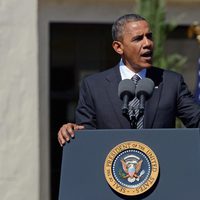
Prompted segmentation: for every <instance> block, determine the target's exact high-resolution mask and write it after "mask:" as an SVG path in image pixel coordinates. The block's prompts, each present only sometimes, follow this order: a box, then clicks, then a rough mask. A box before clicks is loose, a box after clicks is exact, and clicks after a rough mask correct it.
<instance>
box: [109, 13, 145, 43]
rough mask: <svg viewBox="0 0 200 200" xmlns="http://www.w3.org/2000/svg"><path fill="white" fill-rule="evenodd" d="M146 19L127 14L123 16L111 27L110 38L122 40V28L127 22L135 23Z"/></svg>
mask: <svg viewBox="0 0 200 200" xmlns="http://www.w3.org/2000/svg"><path fill="white" fill-rule="evenodd" d="M142 20H145V21H146V19H145V18H144V17H142V16H140V15H138V14H127V15H123V16H121V17H120V18H118V19H117V20H116V21H115V22H114V24H113V25H112V38H113V41H114V40H120V39H122V35H123V31H124V26H125V24H126V23H127V22H136V21H142Z"/></svg>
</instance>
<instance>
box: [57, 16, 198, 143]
mask: <svg viewBox="0 0 200 200" xmlns="http://www.w3.org/2000/svg"><path fill="white" fill-rule="evenodd" d="M112 37H113V43H112V46H113V48H114V50H115V51H116V52H117V53H118V54H119V55H120V56H121V60H120V62H119V64H118V65H117V66H115V67H113V68H111V69H108V70H106V71H104V72H100V73H97V74H95V75H91V76H89V77H87V78H85V79H84V80H83V81H82V84H81V88H80V96H79V102H78V106H77V109H76V123H75V124H74V123H68V124H64V125H63V126H62V127H61V128H60V130H59V132H58V141H59V143H60V145H61V146H62V145H63V144H65V142H66V141H69V140H70V138H71V137H74V130H79V129H84V128H86V129H130V128H136V129H140V128H174V127H175V121H176V117H178V118H180V119H181V121H182V122H183V124H184V125H185V126H186V127H188V128H192V127H193V128H195V127H200V107H199V105H197V104H196V103H195V102H194V98H193V96H192V94H191V93H190V91H189V90H188V88H187V86H186V84H185V82H184V80H183V77H182V76H181V75H180V74H178V73H175V72H172V71H168V70H163V69H160V68H156V67H154V66H153V65H152V57H153V48H154V42H153V35H152V32H151V29H150V27H149V24H148V22H147V21H146V20H145V19H144V18H143V17H141V16H139V15H136V14H128V15H124V16H122V17H120V18H119V19H117V20H116V21H115V22H114V24H113V26H112Z"/></svg>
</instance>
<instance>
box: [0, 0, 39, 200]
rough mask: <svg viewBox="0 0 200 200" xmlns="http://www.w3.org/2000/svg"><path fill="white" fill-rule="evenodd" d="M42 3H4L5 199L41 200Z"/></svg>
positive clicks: (1, 189) (1, 159)
mask: <svg viewBox="0 0 200 200" xmlns="http://www.w3.org/2000/svg"><path fill="white" fill-rule="evenodd" d="M37 52H38V51H37V1H36V0H21V1H18V0H1V1H0V199H1V200H13V199H15V200H27V199H29V200H38V199H39V126H38V60H37Z"/></svg>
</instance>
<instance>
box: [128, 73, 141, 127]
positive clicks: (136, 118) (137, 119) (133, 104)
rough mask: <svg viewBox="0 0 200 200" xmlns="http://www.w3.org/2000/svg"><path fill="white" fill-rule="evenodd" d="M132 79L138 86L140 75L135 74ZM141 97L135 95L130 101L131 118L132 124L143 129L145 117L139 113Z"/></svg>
mask: <svg viewBox="0 0 200 200" xmlns="http://www.w3.org/2000/svg"><path fill="white" fill-rule="evenodd" d="M131 80H132V81H133V82H134V83H135V85H136V87H137V83H138V81H139V80H140V77H139V76H138V75H137V74H135V75H134V76H133V77H132V78H131ZM138 107H139V99H138V98H137V97H134V99H133V100H132V101H130V102H129V117H130V120H131V126H132V127H133V128H136V129H142V128H143V119H144V115H142V116H141V115H139V108H138Z"/></svg>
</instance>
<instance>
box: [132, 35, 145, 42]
mask: <svg viewBox="0 0 200 200" xmlns="http://www.w3.org/2000/svg"><path fill="white" fill-rule="evenodd" d="M142 38H143V37H142V36H137V37H134V38H133V41H136V42H137V41H140V40H142Z"/></svg>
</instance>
